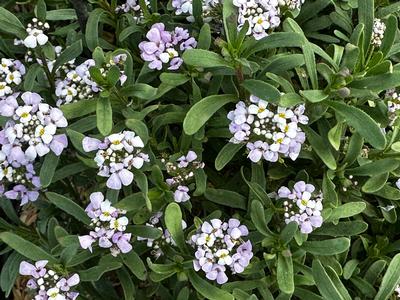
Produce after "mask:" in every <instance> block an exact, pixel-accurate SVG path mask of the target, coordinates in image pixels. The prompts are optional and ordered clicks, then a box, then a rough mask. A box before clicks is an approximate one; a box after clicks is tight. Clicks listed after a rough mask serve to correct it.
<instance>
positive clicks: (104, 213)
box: [100, 200, 116, 221]
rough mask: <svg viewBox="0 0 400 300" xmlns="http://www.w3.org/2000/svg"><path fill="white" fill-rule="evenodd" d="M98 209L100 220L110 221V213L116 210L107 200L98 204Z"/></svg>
mask: <svg viewBox="0 0 400 300" xmlns="http://www.w3.org/2000/svg"><path fill="white" fill-rule="evenodd" d="M100 209H101V215H100V220H101V221H110V220H111V219H112V214H113V213H114V212H115V211H116V208H115V207H112V206H111V202H110V201H109V200H106V201H104V202H102V203H101V205H100Z"/></svg>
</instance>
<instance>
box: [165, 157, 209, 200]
mask: <svg viewBox="0 0 400 300" xmlns="http://www.w3.org/2000/svg"><path fill="white" fill-rule="evenodd" d="M162 161H163V162H165V160H164V159H163V160H162ZM165 167H166V169H167V173H168V175H170V176H172V177H171V178H168V179H167V180H166V183H167V184H168V185H169V186H170V187H171V188H174V189H175V192H174V199H175V202H177V203H181V202H186V201H189V199H190V195H189V194H188V192H189V187H188V183H190V181H191V180H192V179H193V177H194V171H195V170H196V169H203V168H204V163H203V162H201V161H198V160H197V154H196V153H195V152H194V151H191V150H190V151H189V152H188V153H187V154H186V155H183V156H181V157H179V158H178V159H177V161H176V162H167V163H166V164H165Z"/></svg>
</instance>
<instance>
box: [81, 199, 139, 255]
mask: <svg viewBox="0 0 400 300" xmlns="http://www.w3.org/2000/svg"><path fill="white" fill-rule="evenodd" d="M85 211H86V213H87V215H88V216H89V217H90V218H91V221H92V222H91V224H90V226H91V227H93V228H94V231H90V233H89V234H88V235H84V236H80V237H79V243H80V245H81V247H82V248H83V249H89V251H90V252H92V244H93V243H94V242H96V241H98V243H99V246H100V247H101V248H106V249H110V252H111V255H112V256H117V255H118V254H119V253H121V252H122V253H128V252H130V251H131V250H132V245H131V244H130V240H131V236H132V234H131V233H125V230H126V226H127V225H128V223H129V220H128V218H127V217H125V214H126V211H124V210H120V209H117V208H115V207H114V206H112V205H111V202H110V201H109V200H107V199H105V198H104V195H103V194H102V193H100V192H95V193H92V194H90V203H89V205H88V206H87V207H86V209H85Z"/></svg>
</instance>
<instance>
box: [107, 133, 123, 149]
mask: <svg viewBox="0 0 400 300" xmlns="http://www.w3.org/2000/svg"><path fill="white" fill-rule="evenodd" d="M123 139H124V134H123V133H114V134H112V135H109V136H108V140H109V141H110V143H111V144H110V148H111V149H112V150H114V151H118V150H122V149H123V148H124V145H123V143H122V140H123Z"/></svg>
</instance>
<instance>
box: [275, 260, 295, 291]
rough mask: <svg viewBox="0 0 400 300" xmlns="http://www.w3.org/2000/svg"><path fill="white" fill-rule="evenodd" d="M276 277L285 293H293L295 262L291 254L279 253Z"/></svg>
mask: <svg viewBox="0 0 400 300" xmlns="http://www.w3.org/2000/svg"><path fill="white" fill-rule="evenodd" d="M276 279H277V282H278V286H279V289H280V290H281V291H282V292H284V293H285V294H293V292H294V279H293V262H292V256H291V254H290V253H289V254H287V253H286V254H283V253H279V254H278V267H277V270H276Z"/></svg>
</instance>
